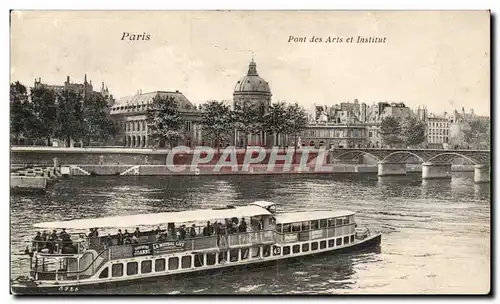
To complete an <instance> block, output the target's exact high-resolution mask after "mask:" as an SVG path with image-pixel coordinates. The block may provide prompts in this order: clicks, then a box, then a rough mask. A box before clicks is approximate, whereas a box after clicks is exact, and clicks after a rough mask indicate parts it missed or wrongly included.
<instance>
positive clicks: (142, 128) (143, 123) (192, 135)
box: [111, 91, 202, 148]
mask: <svg viewBox="0 0 500 304" xmlns="http://www.w3.org/2000/svg"><path fill="white" fill-rule="evenodd" d="M156 96H161V97H173V98H175V100H176V101H177V103H178V105H179V107H180V111H181V114H182V116H183V118H184V119H185V125H184V128H183V130H182V132H183V133H184V134H183V135H184V138H183V139H181V140H180V142H179V144H180V145H184V146H188V147H192V146H194V145H198V144H201V142H200V141H201V140H202V139H201V138H202V134H201V127H200V126H199V123H198V122H199V120H200V112H199V110H198V109H197V108H196V106H194V104H192V103H191V102H190V101H189V100H188V99H187V98H186V97H185V96H184V95H183V94H182V93H181V92H179V91H175V92H167V91H155V92H150V93H142V91H139V92H137V94H135V95H132V96H127V97H123V98H120V99H118V101H117V102H116V104H115V105H114V106H113V107H112V108H111V117H112V119H113V120H114V121H115V122H116V123H117V125H118V126H119V129H120V130H119V134H118V136H116V140H117V144H118V145H122V146H125V147H133V148H142V147H150V146H158V147H165V144H166V143H165V142H152V140H151V138H150V136H149V135H150V130H149V128H148V124H147V109H148V106H149V105H150V104H151V103H152V100H153V98H155V97H156Z"/></svg>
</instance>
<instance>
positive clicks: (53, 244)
mask: <svg viewBox="0 0 500 304" xmlns="http://www.w3.org/2000/svg"><path fill="white" fill-rule="evenodd" d="M56 242H57V232H56V231H55V230H54V231H52V233H51V234H50V235H49V240H48V244H47V245H48V246H47V247H49V253H54V251H56V250H57V247H56Z"/></svg>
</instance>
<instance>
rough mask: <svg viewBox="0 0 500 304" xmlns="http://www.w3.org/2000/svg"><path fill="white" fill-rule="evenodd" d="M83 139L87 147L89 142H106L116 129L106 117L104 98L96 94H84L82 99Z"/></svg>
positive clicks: (106, 109)
mask: <svg viewBox="0 0 500 304" xmlns="http://www.w3.org/2000/svg"><path fill="white" fill-rule="evenodd" d="M83 127H84V138H85V142H86V144H87V145H88V144H89V143H90V140H96V141H106V140H108V139H109V138H111V137H114V136H115V134H116V132H117V127H116V126H115V124H114V123H113V121H112V120H111V119H110V118H109V115H108V104H107V101H106V99H105V98H104V96H102V94H101V93H98V92H92V93H90V94H86V95H85V97H84V99H83Z"/></svg>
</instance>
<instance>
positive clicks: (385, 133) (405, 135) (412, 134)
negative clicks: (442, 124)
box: [379, 116, 426, 147]
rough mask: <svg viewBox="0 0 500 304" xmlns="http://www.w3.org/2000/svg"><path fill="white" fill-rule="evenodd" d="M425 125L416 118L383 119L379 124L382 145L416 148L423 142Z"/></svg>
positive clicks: (391, 117) (390, 117) (389, 117)
mask: <svg viewBox="0 0 500 304" xmlns="http://www.w3.org/2000/svg"><path fill="white" fill-rule="evenodd" d="M425 129H426V128H425V124H424V123H423V122H421V121H419V120H418V119H417V118H416V117H413V116H409V117H406V118H405V119H403V120H401V119H399V118H397V117H393V116H388V117H385V118H384V119H383V120H382V122H381V124H380V131H379V132H380V135H381V137H382V141H383V142H384V144H386V145H389V146H391V147H395V146H402V145H404V146H405V147H408V146H417V145H420V144H421V143H423V142H424V141H425V137H426V135H425Z"/></svg>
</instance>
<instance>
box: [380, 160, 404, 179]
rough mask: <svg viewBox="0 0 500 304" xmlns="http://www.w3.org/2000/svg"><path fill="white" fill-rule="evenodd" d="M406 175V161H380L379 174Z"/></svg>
mask: <svg viewBox="0 0 500 304" xmlns="http://www.w3.org/2000/svg"><path fill="white" fill-rule="evenodd" d="M392 175H406V163H396V162H386V161H381V162H379V163H378V176H392Z"/></svg>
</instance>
